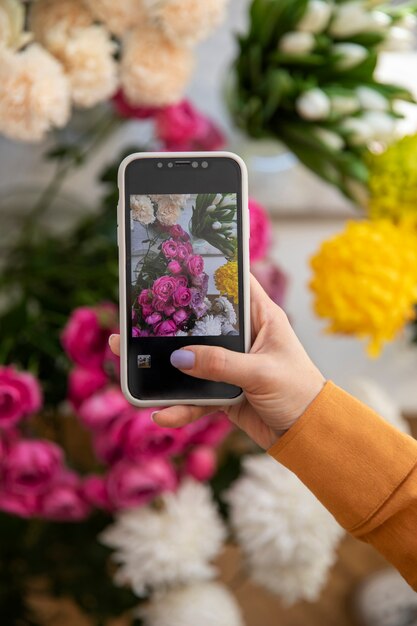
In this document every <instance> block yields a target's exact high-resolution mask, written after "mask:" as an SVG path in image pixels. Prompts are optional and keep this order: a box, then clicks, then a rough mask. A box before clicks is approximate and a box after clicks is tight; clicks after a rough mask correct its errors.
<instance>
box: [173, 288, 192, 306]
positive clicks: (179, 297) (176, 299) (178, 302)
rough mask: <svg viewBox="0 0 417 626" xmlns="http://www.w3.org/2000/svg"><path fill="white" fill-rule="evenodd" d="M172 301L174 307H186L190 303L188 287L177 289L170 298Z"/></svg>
mask: <svg viewBox="0 0 417 626" xmlns="http://www.w3.org/2000/svg"><path fill="white" fill-rule="evenodd" d="M172 301H173V303H174V305H175V306H179V307H184V306H188V305H189V304H190V302H191V291H190V290H189V289H188V287H177V289H176V290H175V292H174V295H173V296H172Z"/></svg>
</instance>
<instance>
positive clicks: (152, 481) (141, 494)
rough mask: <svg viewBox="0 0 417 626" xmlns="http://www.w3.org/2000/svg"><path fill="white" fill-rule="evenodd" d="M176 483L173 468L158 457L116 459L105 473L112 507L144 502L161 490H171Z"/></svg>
mask: <svg viewBox="0 0 417 626" xmlns="http://www.w3.org/2000/svg"><path fill="white" fill-rule="evenodd" d="M176 486H177V477H176V474H175V471H174V468H173V467H172V465H171V464H170V463H169V462H168V461H167V460H166V459H161V458H154V459H149V460H148V461H146V462H142V463H131V462H129V461H120V463H118V464H117V465H115V466H114V467H113V468H112V469H111V471H110V473H109V475H108V477H107V489H108V494H109V497H110V501H111V503H112V504H113V506H114V507H115V508H116V509H126V508H131V507H134V506H141V505H144V504H147V503H148V502H150V501H151V500H153V499H154V498H155V497H156V496H158V495H159V494H161V493H163V492H165V491H174V490H175V488H176Z"/></svg>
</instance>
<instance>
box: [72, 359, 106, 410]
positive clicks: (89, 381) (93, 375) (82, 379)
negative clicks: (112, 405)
mask: <svg viewBox="0 0 417 626" xmlns="http://www.w3.org/2000/svg"><path fill="white" fill-rule="evenodd" d="M107 382H108V378H107V375H106V374H105V373H104V372H103V370H99V369H86V368H85V367H76V368H75V369H73V370H72V372H70V375H69V378H68V398H69V401H70V402H71V404H72V406H73V407H74V408H75V409H78V408H79V407H80V405H81V404H82V402H84V400H86V399H87V398H90V397H91V396H92V395H93V394H94V393H95V392H96V391H98V390H99V389H102V388H103V387H104V386H105V385H106V384H107Z"/></svg>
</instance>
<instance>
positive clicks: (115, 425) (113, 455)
mask: <svg viewBox="0 0 417 626" xmlns="http://www.w3.org/2000/svg"><path fill="white" fill-rule="evenodd" d="M129 415H130V409H129V410H128V411H127V412H125V413H124V414H121V415H119V416H118V417H117V419H114V420H113V421H112V422H111V423H109V424H108V426H107V427H106V428H102V429H101V430H99V431H96V432H95V433H94V439H93V447H94V451H95V453H96V455H97V458H99V459H100V460H101V461H103V463H106V464H108V465H112V464H113V463H116V462H117V461H120V459H122V458H123V456H124V448H125V440H126V436H125V430H126V426H127V424H128V422H129V419H130V418H129Z"/></svg>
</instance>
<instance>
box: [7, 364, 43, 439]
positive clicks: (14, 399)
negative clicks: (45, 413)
mask: <svg viewBox="0 0 417 626" xmlns="http://www.w3.org/2000/svg"><path fill="white" fill-rule="evenodd" d="M41 404H42V392H41V389H40V386H39V383H38V381H37V380H36V378H35V377H34V376H32V374H28V373H27V372H19V371H17V370H16V369H15V368H14V367H13V366H9V367H1V366H0V429H4V430H7V429H10V428H12V427H14V426H16V424H18V423H19V422H20V421H21V420H22V419H23V418H24V417H26V416H27V415H29V414H31V413H35V412H36V411H38V410H39V409H40V407H41Z"/></svg>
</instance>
